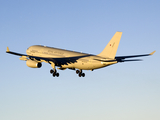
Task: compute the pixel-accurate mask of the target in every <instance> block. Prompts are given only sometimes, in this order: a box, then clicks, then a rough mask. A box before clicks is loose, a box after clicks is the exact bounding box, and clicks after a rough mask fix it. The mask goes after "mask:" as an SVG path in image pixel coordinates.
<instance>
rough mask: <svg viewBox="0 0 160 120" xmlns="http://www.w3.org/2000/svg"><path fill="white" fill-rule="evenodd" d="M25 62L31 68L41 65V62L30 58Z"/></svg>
mask: <svg viewBox="0 0 160 120" xmlns="http://www.w3.org/2000/svg"><path fill="white" fill-rule="evenodd" d="M26 64H27V66H28V67H31V68H40V67H41V66H42V63H40V62H36V61H33V60H30V59H29V60H27V62H26Z"/></svg>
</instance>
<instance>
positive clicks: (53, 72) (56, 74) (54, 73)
mask: <svg viewBox="0 0 160 120" xmlns="http://www.w3.org/2000/svg"><path fill="white" fill-rule="evenodd" d="M50 73H51V74H53V77H55V76H56V77H59V73H58V72H57V71H56V69H55V71H54V70H53V69H51V70H50Z"/></svg>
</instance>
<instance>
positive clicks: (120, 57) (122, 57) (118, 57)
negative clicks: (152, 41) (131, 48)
mask: <svg viewBox="0 0 160 120" xmlns="http://www.w3.org/2000/svg"><path fill="white" fill-rule="evenodd" d="M155 52H156V51H153V52H151V53H150V54H143V55H131V56H117V57H115V59H126V58H134V57H144V56H149V55H153V54H154V53H155Z"/></svg>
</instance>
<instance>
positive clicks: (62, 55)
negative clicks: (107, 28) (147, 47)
mask: <svg viewBox="0 0 160 120" xmlns="http://www.w3.org/2000/svg"><path fill="white" fill-rule="evenodd" d="M121 36H122V32H116V33H115V34H114V36H113V37H112V39H111V40H110V41H109V43H108V44H107V46H106V47H105V48H104V50H103V51H102V52H101V53H100V54H98V55H92V54H86V53H81V52H75V51H70V50H64V49H59V48H54V47H48V46H42V45H33V46H30V47H29V48H28V49H27V50H26V53H27V54H21V53H17V52H12V51H10V50H9V48H8V47H7V51H6V53H9V54H13V55H17V56H20V58H19V59H20V60H23V61H26V64H27V66H28V67H31V68H41V66H42V62H45V63H49V64H50V65H51V67H52V69H51V70H50V73H51V74H52V76H53V77H59V73H58V72H57V69H59V70H65V69H71V70H75V71H76V73H77V74H78V76H79V77H85V73H83V71H82V70H91V71H93V70H95V69H99V68H103V67H107V66H110V65H113V64H116V63H119V62H128V61H141V59H129V58H134V57H143V56H149V55H153V54H154V53H155V51H153V52H152V53H150V54H142V55H130V56H116V52H117V49H118V46H119V42H120V39H121ZM126 59H127V60H126ZM56 67H57V69H56Z"/></svg>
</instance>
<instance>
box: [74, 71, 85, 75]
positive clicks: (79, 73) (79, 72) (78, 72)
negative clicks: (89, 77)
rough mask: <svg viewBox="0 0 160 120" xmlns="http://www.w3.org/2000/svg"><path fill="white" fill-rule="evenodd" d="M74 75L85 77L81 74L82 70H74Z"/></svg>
mask: <svg viewBox="0 0 160 120" xmlns="http://www.w3.org/2000/svg"><path fill="white" fill-rule="evenodd" d="M76 73H77V74H78V76H79V77H85V73H82V70H76Z"/></svg>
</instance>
